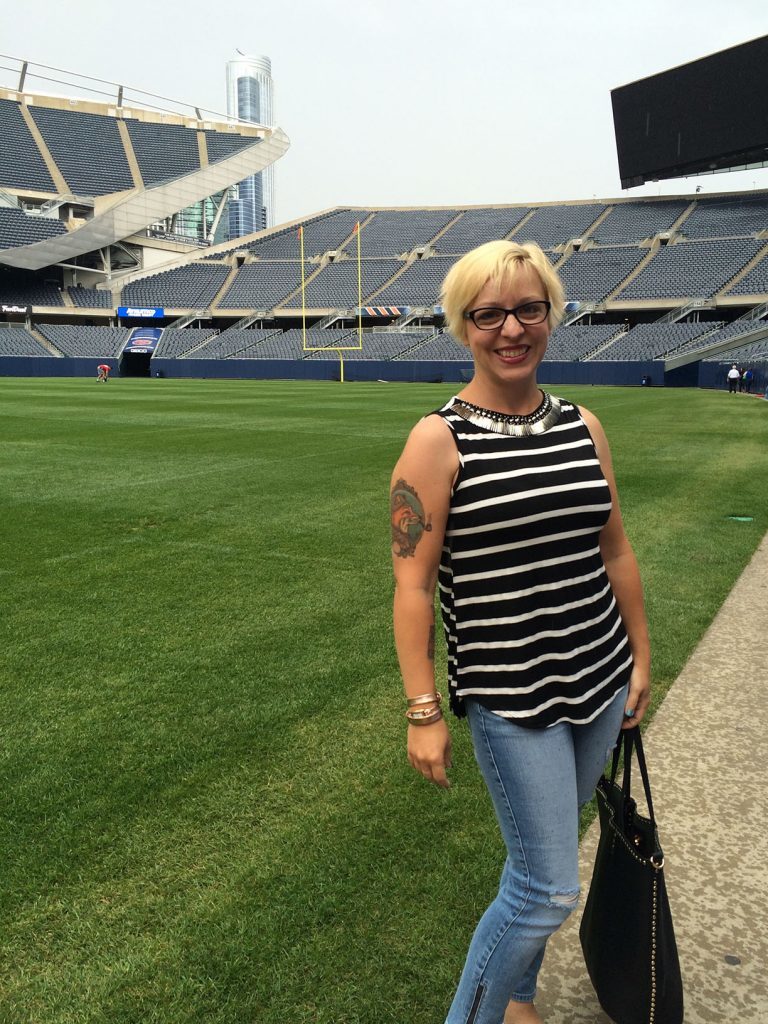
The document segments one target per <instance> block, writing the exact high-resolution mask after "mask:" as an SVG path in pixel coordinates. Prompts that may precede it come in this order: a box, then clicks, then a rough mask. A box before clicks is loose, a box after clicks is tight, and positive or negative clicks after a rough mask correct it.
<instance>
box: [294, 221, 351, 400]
mask: <svg viewBox="0 0 768 1024" xmlns="http://www.w3.org/2000/svg"><path fill="white" fill-rule="evenodd" d="M355 237H356V238H357V345H308V344H307V303H306V300H305V281H306V275H305V273H304V225H303V224H302V225H301V226H300V227H299V261H300V263H301V342H302V349H303V350H304V351H305V352H338V354H339V374H340V378H339V379H340V381H341V383H342V384H343V383H344V352H361V351H362V349H363V275H362V264H361V261H360V221H358V222H357V223H356V224H355Z"/></svg>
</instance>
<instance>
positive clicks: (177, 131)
mask: <svg viewBox="0 0 768 1024" xmlns="http://www.w3.org/2000/svg"><path fill="white" fill-rule="evenodd" d="M125 124H126V127H127V128H128V134H129V135H130V137H131V145H132V146H133V152H134V153H135V155H136V161H137V163H138V165H139V170H140V171H141V177H142V179H143V181H144V184H145V186H147V187H148V188H151V187H152V186H153V185H159V184H160V183H161V182H163V181H170V180H171V179H172V178H178V177H180V176H181V175H182V174H189V173H190V172H192V171H197V170H199V168H200V153H199V150H198V146H197V132H196V131H194V130H193V129H191V128H185V127H184V126H183V125H179V124H151V123H149V122H145V121H136V120H135V119H133V118H126V121H125Z"/></svg>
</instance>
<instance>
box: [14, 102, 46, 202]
mask: <svg viewBox="0 0 768 1024" xmlns="http://www.w3.org/2000/svg"><path fill="white" fill-rule="evenodd" d="M0 137H2V140H3V144H2V146H0V188H18V189H25V188H28V189H34V190H36V191H40V192H55V191H56V186H55V185H54V183H53V179H52V178H51V175H50V173H49V171H48V168H47V167H46V165H45V161H44V160H43V158H42V156H41V155H40V150H39V149H38V148H37V143H36V142H35V140H34V138H33V136H32V132H31V131H30V130H29V128H28V127H27V122H26V121H25V120H24V118H23V116H22V113H21V108H20V104H19V103H16V102H15V101H13V100H5V99H0Z"/></svg>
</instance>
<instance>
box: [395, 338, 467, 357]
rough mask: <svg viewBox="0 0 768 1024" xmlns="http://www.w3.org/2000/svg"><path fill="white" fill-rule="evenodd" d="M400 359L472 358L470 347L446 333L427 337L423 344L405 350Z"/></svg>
mask: <svg viewBox="0 0 768 1024" xmlns="http://www.w3.org/2000/svg"><path fill="white" fill-rule="evenodd" d="M399 358H400V359H415V360H420V359H431V360H440V361H442V360H448V361H449V362H455V361H456V360H464V361H466V360H468V359H471V358H472V355H471V353H470V351H469V349H468V348H467V347H466V346H465V345H462V344H461V342H460V341H457V340H456V339H455V338H454V337H453V335H452V334H448V333H444V334H438V335H435V336H432V337H430V338H427V339H426V340H425V341H424V342H422V344H420V345H418V346H417V347H416V348H414V349H412V350H411V351H410V352H404V353H403V354H402V355H401V356H400V357H399Z"/></svg>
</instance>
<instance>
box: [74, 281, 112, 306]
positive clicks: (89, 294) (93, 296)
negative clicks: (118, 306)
mask: <svg viewBox="0 0 768 1024" xmlns="http://www.w3.org/2000/svg"><path fill="white" fill-rule="evenodd" d="M67 291H68V292H69V297H70V298H71V299H72V302H73V304H74V305H75V306H79V307H81V308H83V309H112V308H113V305H112V293H111V292H107V291H102V290H99V289H96V288H81V287H79V286H77V287H72V286H70V287H69V288H67Z"/></svg>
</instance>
